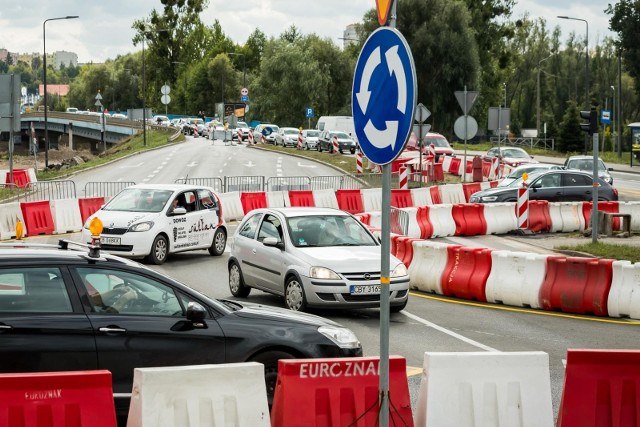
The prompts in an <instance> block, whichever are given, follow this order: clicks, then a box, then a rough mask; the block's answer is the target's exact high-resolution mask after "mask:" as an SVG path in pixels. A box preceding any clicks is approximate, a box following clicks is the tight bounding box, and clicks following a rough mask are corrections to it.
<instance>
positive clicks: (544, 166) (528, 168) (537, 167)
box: [498, 163, 562, 187]
mask: <svg viewBox="0 0 640 427" xmlns="http://www.w3.org/2000/svg"><path fill="white" fill-rule="evenodd" d="M558 169H562V166H560V165H552V164H550V163H530V164H526V165H522V166H518V167H517V168H515V169H514V170H512V171H511V173H510V174H509V175H508V176H506V177H505V178H503V179H502V180H501V181H500V183H499V184H498V187H508V186H509V185H511V184H512V183H513V182H514V181H517V180H518V178H520V177H522V174H523V173H525V172H526V173H528V174H529V175H531V174H533V173H537V172H542V171H546V170H558Z"/></svg>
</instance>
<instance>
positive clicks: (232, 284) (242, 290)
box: [229, 261, 251, 298]
mask: <svg viewBox="0 0 640 427" xmlns="http://www.w3.org/2000/svg"><path fill="white" fill-rule="evenodd" d="M229 290H230V291H231V295H233V296H234V297H238V298H246V297H248V296H249V293H250V292H251V288H250V287H248V286H247V285H245V284H244V278H243V277H242V270H240V266H239V265H238V263H237V262H235V261H232V262H231V264H229Z"/></svg>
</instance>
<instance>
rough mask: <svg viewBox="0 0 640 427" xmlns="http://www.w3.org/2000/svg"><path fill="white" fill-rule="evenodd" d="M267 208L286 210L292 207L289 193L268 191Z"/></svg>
mask: <svg viewBox="0 0 640 427" xmlns="http://www.w3.org/2000/svg"><path fill="white" fill-rule="evenodd" d="M266 195H267V206H268V207H270V208H284V207H285V206H291V203H290V201H289V192H288V191H267V192H266Z"/></svg>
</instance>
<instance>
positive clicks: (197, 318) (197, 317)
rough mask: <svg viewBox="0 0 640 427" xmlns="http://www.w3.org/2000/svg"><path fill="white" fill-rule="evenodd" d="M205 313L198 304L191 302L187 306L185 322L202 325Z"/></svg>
mask: <svg viewBox="0 0 640 427" xmlns="http://www.w3.org/2000/svg"><path fill="white" fill-rule="evenodd" d="M206 314H207V312H206V310H205V309H204V307H203V306H201V305H200V304H198V303H197V302H193V301H191V302H190V303H189V304H188V305H187V320H189V321H191V322H197V323H202V321H204V318H205V316H206Z"/></svg>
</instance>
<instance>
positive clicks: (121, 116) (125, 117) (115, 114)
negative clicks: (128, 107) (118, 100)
mask: <svg viewBox="0 0 640 427" xmlns="http://www.w3.org/2000/svg"><path fill="white" fill-rule="evenodd" d="M111 118H112V119H122V120H127V119H128V117H127V115H126V114H122V113H114V114H112V115H111Z"/></svg>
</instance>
